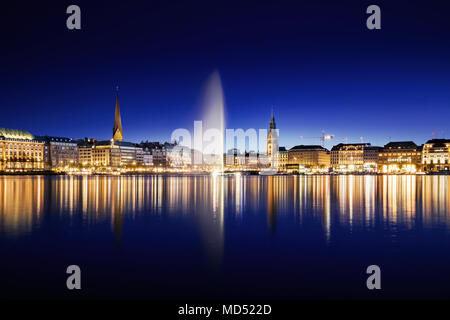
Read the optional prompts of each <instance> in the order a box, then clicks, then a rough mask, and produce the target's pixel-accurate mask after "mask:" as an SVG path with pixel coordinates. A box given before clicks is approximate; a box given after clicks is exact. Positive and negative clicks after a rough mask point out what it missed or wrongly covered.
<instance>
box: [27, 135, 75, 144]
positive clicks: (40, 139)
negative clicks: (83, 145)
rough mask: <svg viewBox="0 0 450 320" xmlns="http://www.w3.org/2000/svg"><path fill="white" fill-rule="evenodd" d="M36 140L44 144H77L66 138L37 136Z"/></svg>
mask: <svg viewBox="0 0 450 320" xmlns="http://www.w3.org/2000/svg"><path fill="white" fill-rule="evenodd" d="M36 140H39V141H43V142H65V143H75V140H73V139H72V138H64V137H50V136H36Z"/></svg>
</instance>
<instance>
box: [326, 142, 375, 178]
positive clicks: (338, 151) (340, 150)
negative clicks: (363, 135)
mask: <svg viewBox="0 0 450 320" xmlns="http://www.w3.org/2000/svg"><path fill="white" fill-rule="evenodd" d="M381 151H382V148H381V147H376V146H372V145H371V144H370V143H351V144H344V143H340V144H338V145H335V146H333V148H331V166H332V168H333V170H335V171H337V172H343V173H345V172H376V170H377V162H378V153H380V152H381Z"/></svg>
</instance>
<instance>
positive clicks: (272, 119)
mask: <svg viewBox="0 0 450 320" xmlns="http://www.w3.org/2000/svg"><path fill="white" fill-rule="evenodd" d="M269 128H270V129H276V128H277V126H276V125H275V117H274V116H273V107H272V115H271V117H270V127H269Z"/></svg>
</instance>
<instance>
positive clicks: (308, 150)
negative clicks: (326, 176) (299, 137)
mask: <svg viewBox="0 0 450 320" xmlns="http://www.w3.org/2000/svg"><path fill="white" fill-rule="evenodd" d="M329 167H330V151H328V150H327V149H326V148H324V147H322V146H319V145H298V146H295V147H293V148H291V149H289V151H288V166H287V168H288V171H296V169H297V170H298V172H308V171H318V170H322V171H323V170H325V171H328V168H329Z"/></svg>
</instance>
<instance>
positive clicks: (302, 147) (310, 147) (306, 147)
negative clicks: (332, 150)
mask: <svg viewBox="0 0 450 320" xmlns="http://www.w3.org/2000/svg"><path fill="white" fill-rule="evenodd" d="M296 150H324V151H328V149H326V148H324V147H322V146H319V145H303V144H301V145H298V146H295V147H292V148H291V149H289V151H296Z"/></svg>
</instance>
